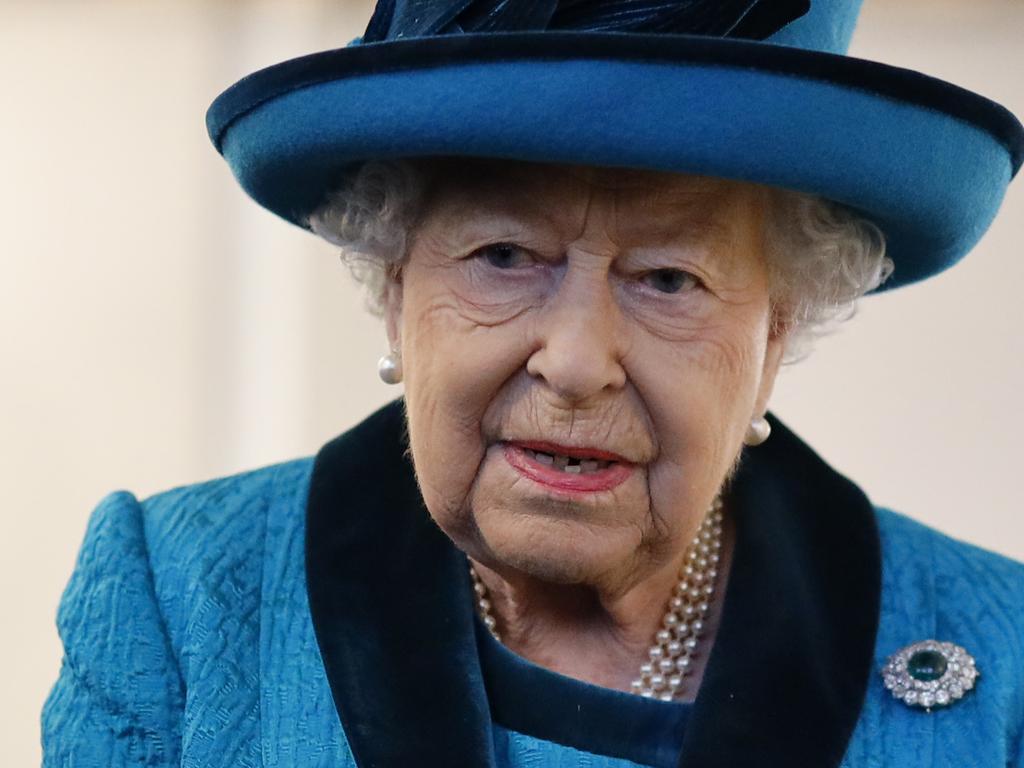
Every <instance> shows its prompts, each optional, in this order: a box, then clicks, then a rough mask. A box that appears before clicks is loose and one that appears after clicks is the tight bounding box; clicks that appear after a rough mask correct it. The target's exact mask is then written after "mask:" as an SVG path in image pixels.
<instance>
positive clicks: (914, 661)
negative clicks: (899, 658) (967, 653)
mask: <svg viewBox="0 0 1024 768" xmlns="http://www.w3.org/2000/svg"><path fill="white" fill-rule="evenodd" d="M907 672H908V674H909V675H910V676H911V677H912V678H914V679H915V680H921V681H923V682H928V681H930V680H938V679H939V678H940V677H942V676H943V675H944V674H946V657H945V656H943V655H942V654H941V653H939V652H938V651H918V652H917V653H915V654H914V655H913V656H911V657H910V660H909V661H907Z"/></svg>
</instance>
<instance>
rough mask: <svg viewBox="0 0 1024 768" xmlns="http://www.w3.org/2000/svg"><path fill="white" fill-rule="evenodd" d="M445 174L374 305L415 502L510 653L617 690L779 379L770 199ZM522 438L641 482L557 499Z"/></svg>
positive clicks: (621, 180) (545, 172) (700, 189)
mask: <svg viewBox="0 0 1024 768" xmlns="http://www.w3.org/2000/svg"><path fill="white" fill-rule="evenodd" d="M440 168H441V170H440V171H439V172H438V174H437V176H436V177H435V180H434V182H433V183H432V185H431V187H430V190H429V193H428V195H427V196H426V198H425V208H424V209H423V212H422V216H421V218H420V220H419V222H418V224H417V226H416V227H415V229H414V232H413V236H412V238H411V239H410V244H409V252H408V260H407V262H406V264H405V265H404V266H403V268H402V269H401V270H400V272H399V273H397V274H396V275H395V277H394V278H393V279H392V281H391V283H390V284H389V286H388V292H387V297H388V298H387V302H386V311H385V317H386V320H387V327H388V334H389V337H390V341H391V343H392V346H393V347H394V348H397V349H399V350H400V352H401V355H402V360H403V367H404V376H405V391H406V395H405V396H406V404H407V413H408V421H409V434H410V440H411V449H412V456H413V460H414V464H415V467H416V473H417V478H418V481H419V484H420V488H421V490H422V493H423V497H424V500H425V502H426V505H427V508H428V510H429V511H430V514H431V515H432V516H433V518H434V519H435V521H436V522H437V524H438V525H439V526H440V527H441V529H442V530H443V531H444V532H445V533H446V534H447V535H448V536H449V537H450V538H451V539H452V540H453V541H454V542H455V544H456V545H457V546H458V547H459V548H460V549H461V550H463V551H464V552H466V553H467V555H469V557H470V558H471V559H472V560H473V561H474V562H475V563H476V564H477V568H478V571H479V572H480V574H481V577H482V578H483V579H484V581H485V583H486V584H487V585H488V587H489V589H490V592H491V593H492V597H493V602H494V612H495V614H496V616H497V618H498V621H499V628H500V629H501V630H502V634H503V640H504V641H505V642H506V643H507V644H508V645H509V646H510V647H511V648H513V650H516V651H517V652H519V653H521V654H523V655H524V656H526V657H527V658H530V659H531V660H533V661H535V662H537V663H540V664H543V665H545V666H547V667H549V668H551V669H555V670H557V671H560V672H563V673H564V674H569V675H573V676H575V677H578V678H581V679H585V680H588V681H590V682H594V683H597V684H600V685H606V686H609V687H614V688H619V689H628V687H629V680H630V679H632V677H635V673H636V670H637V668H638V666H639V664H640V662H641V661H643V659H644V656H645V653H646V648H647V647H648V646H649V644H650V642H651V638H652V636H653V633H654V631H655V629H656V628H657V625H658V623H659V621H660V619H661V616H662V614H663V612H664V606H665V602H666V600H667V597H668V594H669V592H670V591H671V588H672V585H673V584H674V582H675V580H676V574H677V573H678V569H679V565H680V563H681V562H682V558H683V555H684V552H685V548H686V546H687V544H688V542H689V541H690V539H691V538H692V537H693V535H694V533H695V531H696V529H697V526H698V525H699V524H700V522H701V520H702V518H703V516H704V515H705V513H706V511H707V509H708V508H709V506H710V505H711V504H712V502H713V500H714V498H715V496H716V494H718V492H719V490H720V488H721V486H722V484H723V482H724V481H725V479H726V478H727V477H728V475H729V473H730V472H731V470H732V469H733V468H734V466H735V462H736V460H737V457H738V455H739V452H740V450H741V448H742V444H743V439H744V435H745V433H746V431H747V428H748V426H749V424H750V420H751V418H752V417H754V416H760V415H762V414H763V413H764V411H765V409H766V407H767V401H768V398H769V395H770V393H771V390H772V385H773V382H774V380H775V376H776V373H777V371H778V368H779V363H780V358H781V355H782V352H783V346H784V337H783V336H781V335H780V334H779V333H778V332H777V331H774V330H773V328H775V327H776V325H775V324H773V322H772V315H771V304H770V300H769V291H768V273H767V265H766V262H765V255H764V247H763V216H764V211H765V209H766V207H765V206H766V198H767V192H766V190H765V189H763V188H760V187H756V186H754V185H749V184H742V183H737V182H727V181H723V180H717V179H709V178H704V177H696V176H687V175H681V174H668V173H657V172H647V171H623V170H608V169H596V168H586V167H578V166H577V167H573V166H554V165H544V164H525V163H513V162H507V161H481V160H473V161H470V160H454V159H452V160H449V161H445V163H443V164H442V165H441V167H440ZM523 440H543V441H548V442H554V443H558V444H562V445H571V446H590V447H593V448H599V449H602V450H605V451H609V452H613V453H615V454H618V455H620V456H622V457H624V458H625V459H628V461H629V463H630V465H631V466H632V468H633V472H632V473H631V474H630V476H629V477H628V479H627V480H626V481H625V482H623V483H622V484H621V485H618V486H617V487H615V488H612V489H610V490H600V491H595V492H591V493H583V494H564V493H561V492H559V491H558V490H557V489H552V488H550V487H547V486H544V485H543V484H540V483H537V482H535V481H534V480H532V479H529V478H527V477H524V476H523V475H522V474H521V473H520V472H518V471H517V470H516V469H515V468H514V467H513V466H512V465H510V463H509V461H508V460H507V459H506V457H505V453H504V447H505V444H506V442H507V441H523ZM727 520H728V514H727ZM727 528H728V529H729V530H728V532H727V542H726V543H727V547H730V548H731V541H732V539H731V536H732V533H731V524H730V525H728V526H727ZM727 555H728V553H727ZM727 565H728V557H727V558H726V562H725V563H723V567H727ZM719 583H720V585H721V584H723V583H724V577H720V581H719ZM722 591H723V590H722V588H721V587H720V588H719V591H718V593H717V595H716V599H718V600H720V598H721V594H722ZM467 599H469V598H468V596H467ZM713 618H717V616H715V617H713ZM714 623H715V622H714V621H712V622H711V624H712V626H711V627H710V629H709V633H708V634H709V636H710V635H713V630H714V626H713V625H714ZM712 641H713V638H712V637H708V639H706V640H702V641H701V642H702V643H710V642H712ZM705 658H706V646H705Z"/></svg>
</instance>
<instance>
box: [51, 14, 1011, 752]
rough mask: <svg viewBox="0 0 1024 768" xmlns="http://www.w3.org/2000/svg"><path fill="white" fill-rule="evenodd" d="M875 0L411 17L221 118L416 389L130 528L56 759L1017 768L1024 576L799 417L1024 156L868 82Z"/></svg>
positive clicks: (96, 540)
mask: <svg viewBox="0 0 1024 768" xmlns="http://www.w3.org/2000/svg"><path fill="white" fill-rule="evenodd" d="M856 6H857V3H856V2H843V1H842V0H832V2H828V1H827V0H820V1H818V2H814V3H811V4H809V5H808V4H807V3H805V2H789V3H786V2H776V3H770V2H760V3H759V2H740V3H728V2H719V3H710V2H707V3H702V2H690V3H684V2H680V3H666V4H664V5H662V6H658V4H656V3H651V4H644V3H635V2H629V0H611V1H610V2H584V0H578V1H577V2H562V3H560V4H556V3H554V2H548V3H540V2H527V0H508V2H504V3H484V2H482V3H475V4H474V3H467V2H459V3H454V2H436V1H429V0H428V1H426V2H413V1H412V0H395V2H386V1H385V0H382V2H381V3H380V5H379V6H378V8H377V11H376V13H375V14H374V17H373V19H372V20H371V22H370V26H369V28H368V30H367V33H366V35H365V36H364V38H363V39H362V40H359V41H356V42H355V43H354V44H352V45H350V46H348V47H347V48H345V49H342V50H339V51H333V52H328V53H325V54H319V55H316V56H312V57H306V58H304V59H299V60H296V61H293V62H286V63H285V64H283V65H279V66H278V67H275V68H271V69H269V70H264V71H263V72H260V73H257V74H256V75H253V76H251V77H250V78H247V79H246V80H243V81H241V82H240V83H238V84H236V85H235V86H234V87H233V88H232V89H230V90H229V91H227V92H226V93H225V94H223V95H222V96H221V97H220V98H219V99H218V100H217V102H215V103H214V105H213V107H212V108H211V111H210V115H209V126H210V130H211V136H212V137H213V139H214V141H215V143H216V144H217V146H218V148H219V149H220V150H221V151H222V152H223V154H224V155H225V157H226V158H227V159H228V161H229V162H230V164H231V166H232V168H233V170H234V172H235V173H236V175H237V176H238V178H239V180H240V181H241V183H242V184H243V186H244V187H245V188H246V189H247V191H248V192H249V193H250V194H252V195H253V196H254V197H255V198H256V199H257V200H258V201H259V202H261V203H262V204H263V205H265V206H267V207H268V208H270V209H271V210H273V211H274V212H276V213H278V214H279V215H281V216H283V217H285V218H287V219H289V220H291V221H293V222H295V223H298V224H301V225H303V226H305V227H307V228H309V229H312V230H313V231H314V232H316V233H317V234H319V235H321V236H322V237H324V238H326V239H327V240H329V241H331V242H333V243H335V244H337V245H340V246H341V247H342V248H343V252H344V253H345V255H346V258H347V259H348V260H349V262H350V264H351V265H352V266H353V268H354V270H355V271H356V272H357V274H358V275H359V276H360V277H361V278H362V279H363V280H364V281H365V282H366V284H367V286H368V287H369V290H370V296H371V299H372V300H373V304H374V306H375V307H376V308H377V309H378V310H379V311H380V312H381V314H382V316H383V318H384V322H385V326H386V334H387V339H388V343H389V346H390V352H389V353H388V354H387V355H385V356H384V357H383V358H382V360H381V365H380V374H381V376H382V378H384V380H385V381H388V382H390V383H397V382H399V381H403V382H404V385H405V398H404V400H403V401H396V402H395V403H392V404H391V405H389V406H386V407H385V408H383V409H382V410H381V411H379V412H377V413H375V414H373V415H372V416H370V417H369V418H368V419H367V420H366V421H365V422H363V423H362V424H361V425H359V426H357V427H356V428H354V429H353V430H351V431H349V432H347V433H345V434H344V435H342V436H340V437H339V438H337V439H336V440H334V441H332V442H331V443H329V444H328V445H327V446H325V447H324V448H323V449H322V450H321V451H320V453H319V454H318V455H317V457H316V458H315V460H312V459H304V460H299V461H295V462H292V463H288V464H284V465H280V466H275V467H270V468H266V469H262V470H258V471H256V472H252V473H248V474H245V475H240V476H237V477H231V478H227V479H223V480H217V481H213V482H209V483H205V484H202V485H196V486H190V487H186V488H181V489H178V490H174V491H170V492H168V493H164V494H161V495H158V496H156V497H154V498H151V499H148V500H146V501H144V502H141V503H140V502H139V501H137V500H136V499H135V498H134V497H133V496H131V495H130V494H127V493H119V494H114V495H112V496H110V497H109V498H107V499H106V500H105V501H104V502H103V503H102V504H101V505H100V507H99V508H98V509H97V511H96V512H95V513H94V516H93V518H92V522H91V524H90V528H89V531H88V533H87V536H86V542H85V544H84V546H83V550H82V554H81V557H80V560H79V564H78V567H77V569H76V572H75V575H74V576H73V578H72V581H71V584H70V586H69V587H68V591H67V593H66V595H65V597H64V601H63V604H62V608H61V613H60V618H59V625H60V629H61V634H62V637H63V640H64V643H65V648H66V659H65V663H64V666H63V668H62V670H61V675H60V679H59V680H58V682H57V684H56V686H55V688H54V690H53V692H52V694H51V696H50V698H49V700H48V702H47V705H46V709H45V711H44V718H43V721H44V746H45V751H46V760H47V763H48V764H50V765H69V766H70V765H74V766H100V765H102V766H110V765H122V764H145V765H196V766H198V765H202V766H209V765H225V766H227V765H231V766H235V765H239V766H252V765H268V766H270V765H275V766H278V765H287V766H311V765H323V766H328V765H330V766H358V767H359V768H371V767H373V768H386V767H387V768H390V767H391V766H402V767H405V766H473V767H476V766H507V767H512V766H516V767H520V766H521V767H523V768H525V767H526V766H607V767H609V768H611V767H612V766H615V767H620V766H658V767H662V766H664V767H665V768H668V767H669V766H686V768H704V767H707V768H710V767H712V766H753V765H756V766H762V767H764V766H787V767H790V766H801V767H802V766H839V765H842V766H849V767H850V768H853V767H854V766H958V767H960V766H967V765H970V766H1005V765H1015V766H1024V743H1022V739H1024V679H1022V677H1024V675H1022V673H1021V669H1022V664H1024V608H1022V606H1024V566H1021V565H1020V564H1017V563H1014V562H1011V561H1009V560H1007V559H1005V558H1002V557H1000V556H997V555H994V554H992V553H989V552H986V551H983V550H980V549H977V548H974V547H971V546H968V545H966V544H963V543H960V542H957V541H954V540H952V539H950V538H948V537H946V536H944V535H942V534H940V533H938V532H936V531H934V530H931V529H929V528H926V527H924V526H922V525H920V524H917V523H915V522H912V521H911V520H909V519H908V518H906V517H903V516H901V515H900V514H897V513H895V512H891V511H887V510H883V509H877V508H875V507H873V506H872V504H871V503H870V502H869V501H868V499H867V497H866V496H865V495H864V493H863V492H862V491H861V490H860V489H859V488H857V486H855V485H854V484H853V483H851V482H850V481H849V480H847V479H845V478H843V477H842V476H841V475H839V474H837V473H836V472H835V471H834V470H832V469H831V468H830V467H829V466H828V465H827V464H825V463H824V462H823V461H822V460H821V459H820V458H818V457H817V456H816V455H815V454H814V453H813V452H812V451H811V449H809V448H808V447H807V446H806V445H804V444H803V443H802V442H801V441H800V440H799V439H798V438H797V437H796V436H795V435H794V434H792V433H791V432H789V431H788V430H787V429H786V428H785V427H784V426H783V425H782V424H780V423H779V422H778V421H777V420H775V419H774V417H772V416H769V415H768V414H767V407H768V403H769V399H770V396H771V392H772V386H773V383H774V381H775V377H776V374H777V372H778V370H779V366H780V365H781V364H782V363H783V361H784V360H786V359H787V358H793V357H796V356H798V355H800V354H802V353H803V352H804V351H805V350H806V344H807V342H808V341H809V340H811V339H812V338H813V336H814V335H815V334H816V333H818V332H820V331H821V330H822V329H823V328H824V327H826V326H827V324H829V323H830V322H832V321H834V320H835V319H837V318H839V317H841V316H843V315H845V314H848V312H849V310H850V309H851V307H852V305H853V302H854V301H855V300H856V299H857V298H858V297H860V296H862V295H863V294H865V293H868V292H871V291H874V290H876V289H879V288H882V289H886V288H889V287H892V286H896V285H904V284H907V283H910V282H913V281H916V280H920V279H923V278H925V277H928V276H930V275H932V274H935V273H937V272H938V271H940V270H941V269H943V268H945V267H946V266H949V265H950V264H952V263H953V262H955V261H956V260H957V259H959V258H960V257H961V256H963V255H964V254H965V253H966V252H967V251H968V250H969V249H970V248H971V246H972V245H973V244H974V242H976V240H977V239H978V238H979V237H980V236H981V234H982V233H983V232H984V230H985V228H986V227H987V225H988V224H989V222H990V221H991V219H992V217H993V216H994V215H995V212H996V210H997V208H998V206H999V203H1000V201H1001V199H1002V196H1003V193H1004V191H1005V188H1006V185H1007V183H1008V182H1009V180H1010V179H1011V177H1012V176H1013V175H1014V173H1015V172H1016V170H1017V169H1018V168H1019V165H1020V161H1021V157H1022V152H1024V131H1022V129H1021V126H1020V124H1019V123H1018V122H1017V121H1016V120H1015V119H1014V118H1013V117H1012V116H1011V115H1009V113H1007V112H1006V111H1005V110H1003V109H1002V108H1000V107H998V106H997V105H994V104H992V103H991V102H988V101H985V100H984V99H982V98H981V97H978V96H975V95H973V94H969V93H966V92H964V91H961V90H959V89H957V88H955V87H953V86H950V85H947V84H944V83H940V82H938V81H934V80H931V79H929V78H926V77H924V76H922V75H918V74H915V73H911V72H906V71H902V70H895V69H891V68H888V67H882V66H879V65H875V64H870V63H867V62H861V61H856V60H853V59H848V58H846V57H845V56H843V55H842V54H841V51H842V50H845V46H846V43H847V41H848V38H849V33H850V31H851V30H852V27H853V21H854V18H855V16H856V10H857V9H856ZM405 38H408V39H405Z"/></svg>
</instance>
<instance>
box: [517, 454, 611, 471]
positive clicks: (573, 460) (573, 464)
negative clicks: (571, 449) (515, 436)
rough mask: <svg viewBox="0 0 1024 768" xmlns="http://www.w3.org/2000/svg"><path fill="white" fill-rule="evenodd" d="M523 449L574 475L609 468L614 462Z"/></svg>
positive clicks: (539, 460) (548, 464)
mask: <svg viewBox="0 0 1024 768" xmlns="http://www.w3.org/2000/svg"><path fill="white" fill-rule="evenodd" d="M523 450H524V452H525V453H526V455H527V456H529V457H530V458H531V459H533V460H534V461H537V462H539V463H541V464H545V465H546V466H549V467H554V468H555V469H558V470H561V471H562V472H568V473H569V474H572V475H584V474H587V473H589V472H600V471H601V470H603V469H607V468H608V467H610V466H611V465H612V464H613V463H614V462H611V461H603V460H600V459H581V458H578V457H576V456H558V455H553V454H550V453H544V452H542V451H534V450H531V449H529V448H524V449H523Z"/></svg>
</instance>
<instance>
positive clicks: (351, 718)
mask: <svg viewBox="0 0 1024 768" xmlns="http://www.w3.org/2000/svg"><path fill="white" fill-rule="evenodd" d="M772 426H773V433H772V437H771V439H770V440H769V441H768V442H767V443H766V444H765V445H763V446H761V447H759V448H756V449H752V450H749V451H748V453H747V455H746V456H745V457H744V459H743V462H742V465H741V468H740V471H739V472H738V473H737V475H736V477H735V479H734V481H733V484H732V487H731V489H730V495H729V503H730V505H731V509H732V512H733V514H734V515H736V529H737V539H736V549H735V552H734V558H733V564H732V569H731V572H730V575H729V581H728V585H727V589H726V593H725V604H724V606H723V614H722V623H721V626H720V628H719V631H718V636H717V638H716V641H715V644H714V646H713V649H712V653H711V658H710V659H709V662H708V667H707V669H706V671H705V675H704V680H703V682H702V685H701V688H700V691H699V694H698V697H697V701H696V702H695V704H694V707H693V711H692V712H691V714H690V718H689V721H688V723H687V727H686V735H685V738H684V741H683V749H682V756H681V759H680V765H681V766H685V768H717V767H719V766H721V767H723V768H724V766H729V767H730V768H732V767H734V766H746V765H757V766H759V768H774V767H776V766H778V768H783V766H785V768H791V767H792V766H815V767H816V768H817V767H818V766H820V767H821V768H825V767H826V766H837V765H838V764H839V762H840V760H841V758H842V756H843V754H844V753H845V751H846V747H847V744H848V742H849V740H850V737H851V735H852V733H853V728H854V725H855V723H856V721H857V717H858V715H859V712H860V709H861V706H862V704H863V700H864V696H865V692H866V690H867V683H868V679H869V676H870V675H871V674H873V670H872V656H873V650H874V644H875V635H876V632H877V629H878V618H879V603H880V597H881V552H880V543H879V537H878V531H877V529H876V527H875V520H874V513H873V510H872V507H871V504H870V503H869V502H868V500H867V499H866V498H865V496H864V495H863V493H861V491H860V490H859V489H858V488H857V487H856V486H855V485H853V484H852V483H850V482H849V481H848V480H846V479H845V478H843V477H842V476H840V475H839V474H837V473H836V472H834V471H833V470H832V469H831V468H829V467H828V466H827V465H826V464H825V463H824V462H822V461H821V459H819V458H818V457H817V456H816V455H815V454H814V453H813V452H812V451H811V450H810V449H809V448H808V447H807V446H806V445H804V444H803V443H802V442H801V441H800V440H799V439H798V438H797V437H796V436H795V435H793V434H792V433H791V432H790V431H789V430H787V429H786V428H785V427H784V426H782V425H781V424H780V423H779V422H778V421H777V420H774V419H772ZM406 448H407V442H406V437H405V423H404V415H403V412H402V404H401V401H396V402H394V403H391V404H389V405H387V406H385V407H384V408H383V409H381V410H380V411H378V412H377V413H375V414H373V415H372V416H370V417H369V418H368V419H367V420H366V421H364V422H363V423H362V424H360V425H359V426H357V427H355V428H354V429H352V430H351V431H349V432H347V433H345V434H344V435H342V436H340V437H338V438H336V439H335V440H333V441H332V442H330V443H328V444H327V445H326V446H324V448H323V449H322V450H321V451H320V453H319V455H318V456H317V458H316V463H315V465H314V469H313V477H312V481H311V486H310V495H309V502H308V509H307V529H306V575H307V583H308V590H309V602H310V610H311V612H312V618H313V625H314V628H315V630H316V636H317V641H318V643H319V646H320V653H321V656H322V658H323V660H324V666H325V669H326V672H327V678H328V680H329V682H330V685H331V691H332V693H333V696H334V703H335V705H336V707H337V709H338V713H339V716H340V718H341V723H342V726H343V728H344V730H345V735H346V737H347V738H348V741H349V745H350V746H351V749H352V753H353V755H354V757H355V759H356V763H357V764H358V765H359V766H360V768H399V767H401V768H404V767H405V766H409V765H416V766H420V767H421V768H433V767H435V766H436V767H437V768H442V766H443V767H444V768H457V767H458V766H466V767H467V768H469V767H470V766H471V767H472V768H482V767H483V766H492V765H494V756H493V748H492V741H491V717H490V712H489V707H488V702H487V697H486V693H485V690H484V685H483V680H482V676H481V671H480V663H479V659H478V656H477V649H476V643H475V640H474V634H473V633H474V630H473V621H474V619H473V603H472V600H471V599H470V586H469V582H468V575H467V572H466V561H465V557H464V556H463V555H462V553H461V552H459V551H458V550H457V549H456V548H455V547H454V546H453V545H452V544H451V542H450V541H449V539H448V538H447V537H446V536H445V535H444V534H443V533H441V531H440V530H439V529H438V528H437V527H436V526H435V525H434V523H433V521H432V520H431V518H430V516H429V515H428V513H427V511H426V509H425V508H424V506H423V503H422V500H421V497H420V495H419V491H418V488H417V486H416V481H415V477H414V474H413V470H412V465H411V463H410V462H409V460H408V457H407V456H406Z"/></svg>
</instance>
